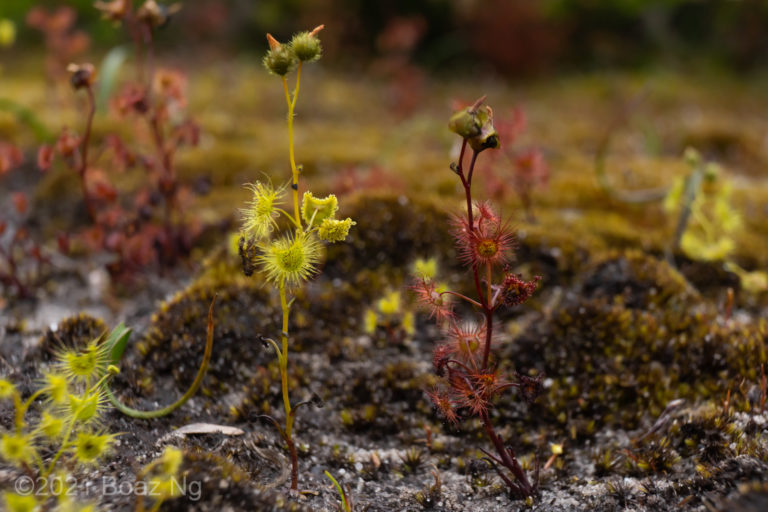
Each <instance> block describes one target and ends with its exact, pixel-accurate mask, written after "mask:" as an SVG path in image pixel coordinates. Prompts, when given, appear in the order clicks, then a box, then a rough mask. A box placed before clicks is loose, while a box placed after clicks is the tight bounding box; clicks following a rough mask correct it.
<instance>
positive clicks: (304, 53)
mask: <svg viewBox="0 0 768 512" xmlns="http://www.w3.org/2000/svg"><path fill="white" fill-rule="evenodd" d="M323 28H325V25H319V26H317V27H315V28H314V30H312V32H299V33H298V34H296V35H295V36H293V38H292V39H291V48H292V49H293V53H294V54H295V55H296V58H297V59H299V60H300V61H301V62H312V61H315V60H318V59H319V58H320V57H321V56H322V54H323V46H322V45H321V44H320V39H318V38H317V35H316V34H317V33H318V32H320V31H321V30H323Z"/></svg>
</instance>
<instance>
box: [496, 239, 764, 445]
mask: <svg viewBox="0 0 768 512" xmlns="http://www.w3.org/2000/svg"><path fill="white" fill-rule="evenodd" d="M529 325H530V327H529V328H528V329H526V330H524V331H523V333H522V334H521V335H520V336H519V337H518V339H517V340H515V342H514V343H512V344H510V345H508V346H507V347H508V348H507V349H506V352H505V353H504V359H509V360H510V361H514V364H515V366H516V367H518V368H525V369H530V368H536V369H538V370H540V371H543V372H545V374H546V375H547V376H548V377H549V378H550V379H551V385H550V386H549V387H548V388H547V389H546V391H545V394H544V396H542V397H540V398H539V400H538V402H537V403H536V404H535V405H534V406H533V410H532V411H531V412H530V416H531V417H532V418H536V419H537V420H539V421H542V422H545V423H551V424H553V425H560V426H561V428H563V430H565V431H566V432H568V433H569V435H571V437H574V438H578V437H580V436H587V437H588V436H590V435H591V434H590V432H591V431H592V430H593V429H594V426H595V425H594V424H596V425H597V427H598V428H599V427H600V426H602V425H613V426H621V427H622V428H624V429H633V428H637V427H638V426H639V425H640V421H641V419H642V418H644V417H647V416H648V415H650V416H651V417H657V416H658V415H659V414H661V412H662V411H663V410H664V408H665V407H666V406H667V404H668V403H669V402H671V401H672V400H674V399H678V398H688V399H691V400H707V399H711V400H720V399H722V397H724V396H725V393H726V392H727V389H728V386H729V385H730V382H732V379H734V378H736V377H737V376H741V377H744V378H747V379H751V380H752V381H753V382H754V381H756V378H757V377H758V375H759V368H760V364H761V363H763V362H765V361H766V348H765V342H766V337H767V336H768V322H766V321H765V320H759V321H755V322H750V323H743V324H742V323H724V322H722V321H721V320H720V319H719V317H718V311H717V310H715V309H714V308H713V307H712V306H711V305H709V304H708V303H706V302H705V301H703V300H702V299H701V298H700V297H699V296H698V294H696V293H695V292H694V291H692V290H691V289H690V286H688V285H687V284H686V283H685V281H684V280H683V279H682V278H681V277H680V275H679V274H677V273H676V272H675V271H674V270H673V269H671V268H670V267H669V266H668V265H666V264H665V263H662V262H654V260H653V259H652V258H650V257H647V256H643V255H641V254H639V253H634V252H631V253H628V254H626V255H616V256H614V257H609V258H608V259H605V260H603V261H602V262H600V263H598V264H596V265H595V266H594V267H593V270H592V271H591V273H588V274H587V275H586V276H585V277H584V279H583V284H582V286H581V288H580V291H579V292H578V293H577V294H575V295H573V296H571V297H569V298H567V299H566V300H564V301H563V303H561V304H560V305H559V306H558V307H557V308H553V309H552V311H551V312H550V313H542V314H541V315H540V317H539V318H537V319H534V320H532V321H531V323H530V324H529ZM510 407H511V405H510ZM499 410H501V411H503V410H504V407H499ZM593 422H594V423H593ZM590 425H592V426H590Z"/></svg>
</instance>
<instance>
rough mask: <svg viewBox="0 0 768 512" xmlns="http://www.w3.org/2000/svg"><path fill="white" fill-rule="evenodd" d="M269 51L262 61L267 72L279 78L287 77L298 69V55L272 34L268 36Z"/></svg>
mask: <svg viewBox="0 0 768 512" xmlns="http://www.w3.org/2000/svg"><path fill="white" fill-rule="evenodd" d="M267 42H268V43H269V51H268V52H267V54H266V55H265V56H264V60H263V61H262V62H263V64H264V67H265V68H267V70H268V71H269V72H270V73H272V74H274V75H277V76H285V75H287V74H288V73H290V72H291V71H293V68H294V67H296V64H297V60H296V59H297V58H296V54H295V53H294V52H293V50H292V49H291V46H290V45H285V44H280V43H279V42H278V41H277V39H275V38H274V37H272V34H267Z"/></svg>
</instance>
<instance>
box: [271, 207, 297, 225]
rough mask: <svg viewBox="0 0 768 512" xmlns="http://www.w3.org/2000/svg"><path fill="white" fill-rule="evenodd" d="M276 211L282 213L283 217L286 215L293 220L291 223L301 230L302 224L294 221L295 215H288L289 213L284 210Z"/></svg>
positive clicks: (276, 209) (277, 209) (278, 209)
mask: <svg viewBox="0 0 768 512" xmlns="http://www.w3.org/2000/svg"><path fill="white" fill-rule="evenodd" d="M275 211H276V212H280V213H282V214H283V215H285V216H286V217H288V218H289V219H290V220H291V222H293V224H294V225H295V226H296V227H297V228H299V229H301V224H300V223H299V221H298V220H296V219H294V218H293V215H291V214H290V213H288V212H287V211H285V210H283V209H282V208H275Z"/></svg>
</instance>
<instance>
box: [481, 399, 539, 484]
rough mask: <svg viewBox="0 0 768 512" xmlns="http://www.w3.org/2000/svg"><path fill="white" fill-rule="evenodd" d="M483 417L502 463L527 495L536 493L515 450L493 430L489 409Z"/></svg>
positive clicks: (484, 424) (484, 425) (486, 429)
mask: <svg viewBox="0 0 768 512" xmlns="http://www.w3.org/2000/svg"><path fill="white" fill-rule="evenodd" d="M482 418H483V427H485V432H486V434H488V437H490V438H491V442H492V443H493V447H494V448H496V453H498V454H499V458H500V460H501V463H502V464H503V465H504V467H506V468H507V469H509V471H510V472H511V473H512V474H513V475H515V479H516V480H517V485H518V486H519V488H520V490H521V491H522V492H523V493H524V494H525V495H526V496H532V495H533V493H534V487H533V485H531V483H530V482H529V481H528V477H527V476H526V474H525V471H523V468H522V467H520V463H519V462H518V461H517V457H515V452H514V450H512V448H508V447H506V446H504V441H502V439H501V437H499V435H498V434H496V432H495V431H494V430H493V425H492V424H491V418H490V417H489V416H488V412H487V411H486V412H484V413H483V415H482Z"/></svg>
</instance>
